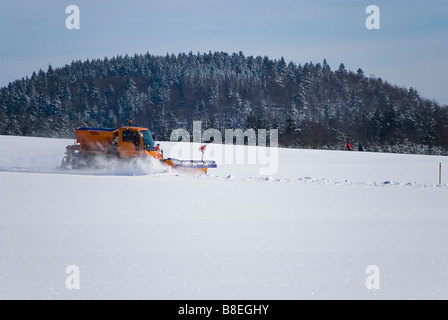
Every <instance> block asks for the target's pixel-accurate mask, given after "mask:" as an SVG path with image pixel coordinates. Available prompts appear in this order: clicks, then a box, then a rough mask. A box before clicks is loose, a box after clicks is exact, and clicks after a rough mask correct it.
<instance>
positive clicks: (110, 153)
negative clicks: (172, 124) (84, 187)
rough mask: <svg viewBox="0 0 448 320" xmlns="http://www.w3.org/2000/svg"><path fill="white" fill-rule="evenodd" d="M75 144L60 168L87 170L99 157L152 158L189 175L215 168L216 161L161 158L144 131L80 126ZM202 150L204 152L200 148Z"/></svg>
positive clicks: (152, 141) (151, 139) (159, 152)
mask: <svg viewBox="0 0 448 320" xmlns="http://www.w3.org/2000/svg"><path fill="white" fill-rule="evenodd" d="M131 124H132V122H131V123H130V125H131ZM76 141H77V143H76V144H74V145H70V146H67V148H66V153H65V157H64V159H63V160H62V168H70V167H71V168H72V169H79V168H83V167H90V166H92V164H93V163H95V160H96V159H98V157H99V156H102V157H104V158H106V159H107V158H109V159H110V158H118V159H135V158H140V157H153V158H155V159H157V160H159V161H161V162H162V163H163V164H165V165H167V166H170V167H171V168H174V169H176V170H178V171H181V172H184V173H189V174H205V173H207V170H208V169H209V168H217V164H216V162H215V161H204V160H196V161H195V160H177V159H171V158H168V159H164V158H163V151H161V150H159V148H158V147H157V146H156V145H155V141H154V136H153V135H152V133H151V132H150V131H149V130H148V129H146V128H138V127H132V126H129V127H121V128H118V129H104V128H85V127H81V128H78V129H76ZM201 150H202V151H203V152H204V149H203V148H201Z"/></svg>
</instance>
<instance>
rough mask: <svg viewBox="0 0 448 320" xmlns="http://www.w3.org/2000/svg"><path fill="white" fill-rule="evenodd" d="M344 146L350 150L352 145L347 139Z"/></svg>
mask: <svg viewBox="0 0 448 320" xmlns="http://www.w3.org/2000/svg"><path fill="white" fill-rule="evenodd" d="M345 147H346V148H347V150H348V151H352V145H351V144H350V141H347V145H346V146H345Z"/></svg>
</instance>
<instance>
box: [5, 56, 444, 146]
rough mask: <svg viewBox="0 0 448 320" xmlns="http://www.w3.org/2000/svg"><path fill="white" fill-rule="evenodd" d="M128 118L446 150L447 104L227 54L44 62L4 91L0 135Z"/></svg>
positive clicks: (339, 74) (306, 142) (159, 127)
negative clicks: (54, 65) (55, 65)
mask: <svg viewBox="0 0 448 320" xmlns="http://www.w3.org/2000/svg"><path fill="white" fill-rule="evenodd" d="M129 119H133V120H134V123H135V124H136V125H138V126H142V127H148V128H150V129H151V130H152V131H153V132H154V133H155V134H156V136H157V138H158V139H159V140H169V137H170V133H171V131H172V130H173V129H177V128H187V129H191V127H192V122H193V121H196V120H201V121H202V123H203V129H208V128H216V129H218V130H220V131H221V132H224V130H225V129H230V128H232V129H247V128H253V129H262V128H263V129H278V130H279V143H280V145H281V146H284V147H311V148H331V149H340V148H343V147H344V146H345V143H346V140H347V139H349V140H350V141H351V142H352V144H354V145H355V146H357V144H358V143H361V142H362V143H363V144H364V145H365V146H366V148H367V150H377V151H393V152H412V153H428V154H429V153H439V154H440V153H443V154H447V153H448V152H447V150H448V108H447V107H443V106H440V105H438V104H437V103H436V102H435V101H429V100H426V99H422V98H421V97H420V96H419V94H418V92H417V91H416V90H415V89H413V88H410V89H407V88H406V89H405V88H400V87H397V86H394V85H392V84H389V83H387V82H385V81H383V80H382V79H381V78H372V77H366V75H365V74H364V72H363V70H362V69H358V70H357V71H356V72H355V71H350V70H346V69H345V67H344V65H343V64H341V65H340V67H339V69H338V70H331V68H330V67H329V65H328V64H327V62H326V61H325V60H324V61H323V62H322V63H306V64H303V65H302V64H301V65H297V64H295V63H292V62H291V63H287V62H286V61H285V60H284V59H280V60H271V59H269V58H268V57H264V58H263V57H246V56H244V55H243V54H242V53H239V54H232V55H229V54H227V53H222V52H216V53H208V54H197V55H195V54H192V53H190V54H184V53H182V54H179V55H177V56H176V55H167V56H154V55H151V54H149V53H148V54H145V55H135V56H132V57H131V56H127V55H126V56H124V57H123V56H118V57H114V58H105V59H103V60H90V61H89V60H88V61H85V62H81V61H74V62H72V63H71V64H70V65H67V66H65V67H63V68H57V69H54V68H52V67H51V66H49V68H48V70H47V71H46V72H44V71H42V70H40V71H39V72H37V73H33V74H32V75H31V76H30V77H29V78H28V77H27V78H26V79H22V80H17V81H14V82H13V83H10V84H9V85H8V86H7V87H4V88H2V89H1V90H0V134H4V135H26V136H43V137H73V136H74V129H75V128H76V127H78V126H95V127H110V128H115V127H119V126H122V125H124V124H127V123H128V120H129Z"/></svg>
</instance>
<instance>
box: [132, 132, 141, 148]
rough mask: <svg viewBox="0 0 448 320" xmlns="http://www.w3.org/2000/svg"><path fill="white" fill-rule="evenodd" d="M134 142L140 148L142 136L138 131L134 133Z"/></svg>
mask: <svg viewBox="0 0 448 320" xmlns="http://www.w3.org/2000/svg"><path fill="white" fill-rule="evenodd" d="M132 136H133V137H132V142H134V144H135V146H136V147H139V146H140V134H139V133H138V132H137V131H134V132H133V135H132Z"/></svg>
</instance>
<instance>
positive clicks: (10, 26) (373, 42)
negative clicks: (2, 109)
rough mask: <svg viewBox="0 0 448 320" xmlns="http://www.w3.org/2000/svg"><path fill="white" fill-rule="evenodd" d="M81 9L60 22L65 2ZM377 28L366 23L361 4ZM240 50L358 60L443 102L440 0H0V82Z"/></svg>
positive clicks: (447, 22)
mask: <svg viewBox="0 0 448 320" xmlns="http://www.w3.org/2000/svg"><path fill="white" fill-rule="evenodd" d="M71 4H75V5H77V6H78V7H79V8H80V11H81V21H80V22H81V29H80V30H67V29H66V27H65V20H66V18H67V17H68V14H66V13H65V8H66V7H67V6H68V5H71ZM371 4H374V5H377V6H378V7H379V8H380V17H381V29H380V30H367V28H366V27H365V20H366V18H367V16H368V15H367V14H365V10H366V7H367V6H368V5H371ZM190 51H193V52H194V53H197V52H198V51H199V52H208V51H225V52H228V53H233V52H239V51H242V52H244V53H245V54H246V55H254V56H257V55H261V56H265V55H267V56H269V57H270V58H273V59H275V58H280V57H284V58H285V59H286V60H287V61H293V62H295V63H298V64H299V63H302V64H304V63H306V62H309V61H312V62H316V63H317V62H322V61H323V59H327V61H328V63H329V64H330V66H331V67H332V69H337V68H338V66H339V64H340V63H341V62H342V63H344V64H345V66H346V68H347V69H350V70H354V71H356V70H357V69H358V68H362V69H363V70H364V72H365V74H366V75H375V76H377V77H381V78H383V79H384V80H387V81H389V82H390V83H392V84H394V85H398V86H402V87H406V88H409V87H411V86H412V87H414V88H416V89H417V90H418V91H419V92H420V94H421V95H422V96H423V97H426V98H429V99H435V100H436V101H438V102H440V103H443V104H448V64H447V61H448V59H447V58H448V1H446V0H409V1H406V2H404V1H397V0H313V1H298V0H126V1H124V0H90V1H86V0H68V1H66V0H40V1H35V0H1V2H0V86H5V85H7V84H8V83H9V82H10V81H13V80H15V79H20V78H22V77H25V76H30V75H31V74H32V72H33V71H38V70H39V69H43V70H47V68H48V65H49V64H51V65H52V66H53V67H59V66H64V65H65V64H69V63H70V62H71V61H72V60H85V59H87V58H89V59H97V58H104V57H105V56H107V57H112V56H116V55H124V54H129V55H133V54H135V53H137V54H143V53H146V52H150V53H152V54H161V55H165V54H166V53H175V54H177V53H179V52H190Z"/></svg>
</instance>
